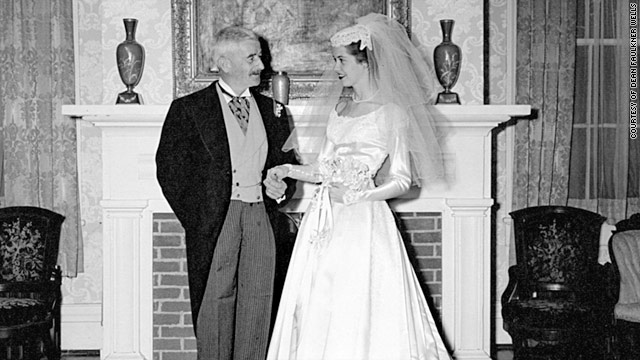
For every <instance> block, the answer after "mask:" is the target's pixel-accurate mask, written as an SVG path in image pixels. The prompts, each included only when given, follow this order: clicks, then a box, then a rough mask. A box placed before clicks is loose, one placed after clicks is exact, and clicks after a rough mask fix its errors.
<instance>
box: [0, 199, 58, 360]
mask: <svg viewBox="0 0 640 360" xmlns="http://www.w3.org/2000/svg"><path fill="white" fill-rule="evenodd" d="M63 221H64V216H62V215H60V214H57V213H55V212H53V211H50V210H47V209H43V208H38V207H30V206H17V207H6V208H0V250H1V251H0V256H1V258H2V272H1V274H0V275H1V278H0V345H2V347H0V359H28V360H34V359H44V358H45V357H43V355H44V356H46V359H47V360H58V359H60V302H61V298H62V296H61V291H60V285H61V273H60V269H59V268H58V267H57V266H56V261H57V257H58V247H59V243H60V229H61V226H62V222H63Z"/></svg>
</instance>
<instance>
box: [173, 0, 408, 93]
mask: <svg viewBox="0 0 640 360" xmlns="http://www.w3.org/2000/svg"><path fill="white" fill-rule="evenodd" d="M410 1H411V0H358V1H353V0H322V1H317V0H218V1H206V0H171V15H172V40H173V76H174V79H173V80H174V98H177V97H181V96H184V95H187V94H189V93H192V92H194V91H197V90H199V89H202V88H204V87H206V86H208V85H209V84H210V83H211V82H213V81H215V80H216V79H217V78H218V72H217V70H216V69H215V67H214V66H213V64H212V61H213V60H212V55H213V54H212V53H211V47H212V46H210V44H211V43H212V42H213V37H214V35H215V33H216V32H217V31H218V30H220V29H222V28H223V27H225V26H229V25H241V26H244V27H246V28H249V29H251V30H253V31H254V32H255V33H256V34H258V36H260V40H261V45H262V49H263V63H264V64H265V70H264V71H263V72H262V77H263V79H262V82H261V84H260V86H259V90H260V91H261V92H263V93H265V94H267V95H271V90H270V87H271V84H270V83H271V80H270V79H271V75H272V74H273V72H274V71H285V72H287V74H288V76H289V78H290V80H291V86H290V98H292V99H295V98H306V97H309V96H310V94H311V93H312V91H313V89H314V87H315V85H316V84H317V82H318V81H319V80H320V77H321V75H322V72H323V70H324V69H326V67H327V64H328V63H329V62H330V61H331V59H332V58H331V54H330V45H329V42H328V40H329V37H330V36H331V35H332V34H333V33H335V32H337V31H338V30H340V29H342V28H344V27H346V26H349V25H351V24H353V20H354V19H355V18H357V17H360V16H363V15H366V14H368V13H370V12H380V13H383V14H386V15H389V16H390V17H392V18H394V19H396V20H397V21H398V22H399V23H401V24H402V25H403V26H404V27H405V28H406V30H407V33H408V34H409V35H410V33H411V23H410V19H411V9H410Z"/></svg>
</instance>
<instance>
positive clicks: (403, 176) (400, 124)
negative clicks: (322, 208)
mask: <svg viewBox="0 0 640 360" xmlns="http://www.w3.org/2000/svg"><path fill="white" fill-rule="evenodd" d="M383 115H384V116H383V118H381V119H379V126H381V129H383V131H386V134H387V150H388V152H389V155H388V158H387V161H388V162H389V169H388V173H387V174H386V176H384V178H383V182H382V184H380V185H379V186H377V187H375V188H373V189H370V190H365V191H362V192H360V193H359V194H358V193H349V192H347V194H346V196H345V198H346V199H345V200H346V201H345V202H346V203H355V202H359V201H381V200H387V199H392V198H395V197H398V196H400V195H402V194H404V193H406V192H407V191H409V188H410V187H411V160H410V156H409V150H408V148H407V146H406V141H404V139H406V130H407V127H406V123H407V118H406V113H405V112H404V111H403V110H402V109H401V108H400V107H398V106H395V105H391V106H389V108H388V109H386V111H384V112H383Z"/></svg>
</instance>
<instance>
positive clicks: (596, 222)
mask: <svg viewBox="0 0 640 360" xmlns="http://www.w3.org/2000/svg"><path fill="white" fill-rule="evenodd" d="M510 215H511V217H512V218H513V220H514V232H515V243H516V260H517V263H518V267H519V268H520V271H521V273H520V275H521V279H520V280H521V282H520V283H519V286H522V287H523V288H521V289H519V293H520V294H521V295H523V296H525V297H527V296H530V297H543V296H545V294H547V295H548V293H552V296H553V297H556V296H558V293H564V294H565V295H567V296H576V297H580V296H581V295H585V296H588V295H587V294H584V293H588V292H590V291H592V290H594V289H593V286H592V282H593V275H594V271H595V270H596V268H595V267H596V266H597V265H598V250H599V239H600V226H601V225H602V223H603V222H604V220H605V217H603V216H601V215H599V214H597V213H594V212H591V211H587V210H584V209H578V208H573V207H569V206H535V207H529V208H525V209H521V210H517V211H514V212H511V213H510Z"/></svg>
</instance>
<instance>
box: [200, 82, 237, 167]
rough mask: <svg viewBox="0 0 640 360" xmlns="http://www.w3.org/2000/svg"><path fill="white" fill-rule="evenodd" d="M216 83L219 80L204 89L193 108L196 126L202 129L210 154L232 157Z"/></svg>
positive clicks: (203, 138) (201, 136) (201, 135)
mask: <svg viewBox="0 0 640 360" xmlns="http://www.w3.org/2000/svg"><path fill="white" fill-rule="evenodd" d="M216 83H217V81H215V82H213V83H212V84H211V85H209V86H208V87H207V88H205V89H204V90H203V92H202V98H201V99H198V100H196V102H195V103H194V105H193V107H192V109H193V111H194V118H195V119H196V126H197V127H198V130H199V131H200V138H201V139H202V142H203V143H204V145H205V147H206V148H207V151H208V152H209V155H211V156H212V157H218V156H226V157H227V158H230V154H229V145H228V143H229V140H228V138H227V129H226V126H225V123H224V116H223V115H222V108H221V104H220V99H219V97H218V91H217V90H216Z"/></svg>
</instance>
